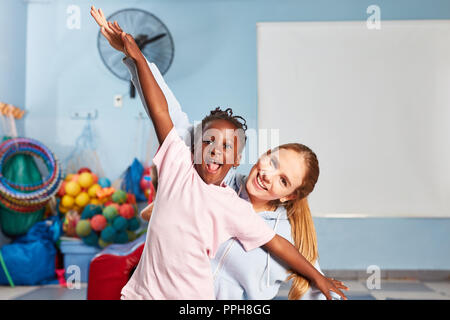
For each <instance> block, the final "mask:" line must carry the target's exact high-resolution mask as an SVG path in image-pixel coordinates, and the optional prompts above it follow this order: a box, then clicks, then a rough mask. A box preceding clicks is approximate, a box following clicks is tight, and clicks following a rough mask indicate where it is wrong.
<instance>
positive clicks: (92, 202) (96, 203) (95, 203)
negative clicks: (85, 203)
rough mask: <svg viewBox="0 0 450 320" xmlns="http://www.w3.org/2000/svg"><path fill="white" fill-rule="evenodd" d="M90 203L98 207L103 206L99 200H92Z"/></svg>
mask: <svg viewBox="0 0 450 320" xmlns="http://www.w3.org/2000/svg"><path fill="white" fill-rule="evenodd" d="M89 203H90V204H94V205H97V206H98V205H101V204H102V202H101V201H100V200H99V199H97V198H91V201H89Z"/></svg>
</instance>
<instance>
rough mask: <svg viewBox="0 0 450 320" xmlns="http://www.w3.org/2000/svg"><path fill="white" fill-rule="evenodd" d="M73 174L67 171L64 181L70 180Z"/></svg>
mask: <svg viewBox="0 0 450 320" xmlns="http://www.w3.org/2000/svg"><path fill="white" fill-rule="evenodd" d="M73 176H74V174H73V173H69V174H68V175H67V176H66V178H65V179H64V181H71V180H72V178H73Z"/></svg>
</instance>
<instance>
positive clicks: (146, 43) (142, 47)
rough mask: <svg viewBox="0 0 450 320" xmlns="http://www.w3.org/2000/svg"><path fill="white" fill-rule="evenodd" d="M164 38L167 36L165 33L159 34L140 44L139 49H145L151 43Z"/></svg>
mask: <svg viewBox="0 0 450 320" xmlns="http://www.w3.org/2000/svg"><path fill="white" fill-rule="evenodd" d="M165 36H167V33H161V34H158V35H157V36H154V37H153V38H150V39H148V40H146V41H143V42H142V43H141V46H140V48H139V49H141V50H142V49H144V48H145V46H146V45H148V44H150V43H152V42H155V41H158V40H159V39H161V38H164V37H165Z"/></svg>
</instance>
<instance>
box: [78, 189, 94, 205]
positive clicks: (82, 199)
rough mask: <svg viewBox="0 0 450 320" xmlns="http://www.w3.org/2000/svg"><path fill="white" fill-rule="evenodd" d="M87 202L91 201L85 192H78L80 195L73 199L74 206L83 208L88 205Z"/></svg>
mask: <svg viewBox="0 0 450 320" xmlns="http://www.w3.org/2000/svg"><path fill="white" fill-rule="evenodd" d="M89 200H91V198H89V195H88V193H87V192H80V194H79V195H77V197H76V198H75V204H76V205H77V206H79V207H84V206H85V205H87V204H88V203H89Z"/></svg>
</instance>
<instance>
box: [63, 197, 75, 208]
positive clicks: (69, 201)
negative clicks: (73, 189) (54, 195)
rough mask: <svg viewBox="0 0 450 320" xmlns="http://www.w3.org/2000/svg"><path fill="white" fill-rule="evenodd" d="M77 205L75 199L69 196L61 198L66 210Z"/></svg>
mask: <svg viewBox="0 0 450 320" xmlns="http://www.w3.org/2000/svg"><path fill="white" fill-rule="evenodd" d="M74 204H75V199H74V198H73V197H72V196H69V195H68V194H66V195H65V196H63V197H62V198H61V205H62V206H63V207H64V208H69V209H70V208H72V207H73V205H74Z"/></svg>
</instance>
